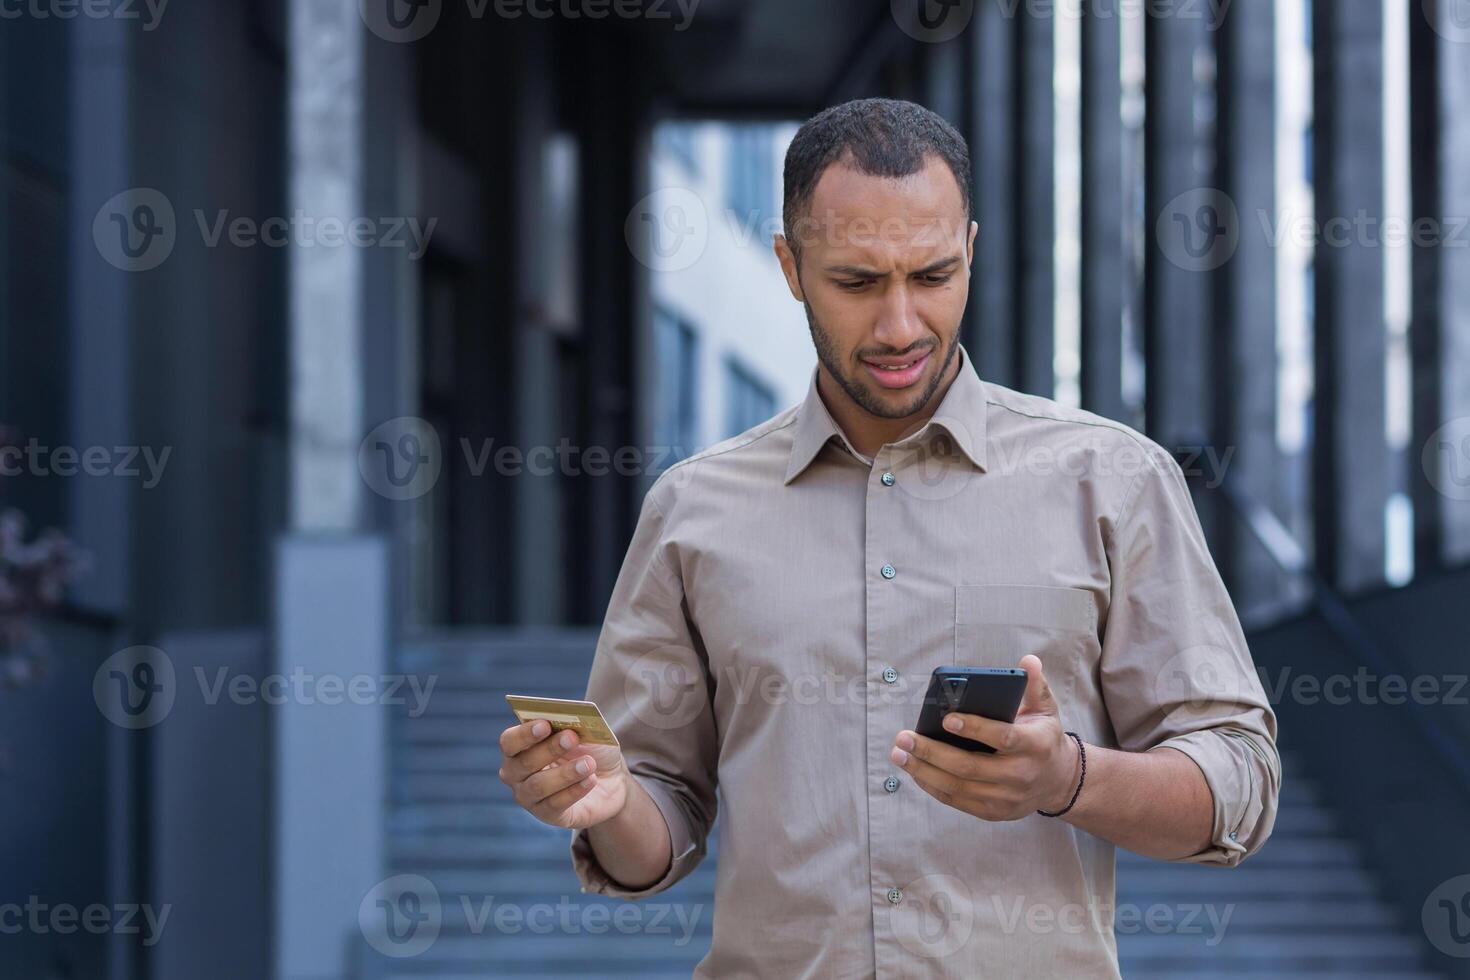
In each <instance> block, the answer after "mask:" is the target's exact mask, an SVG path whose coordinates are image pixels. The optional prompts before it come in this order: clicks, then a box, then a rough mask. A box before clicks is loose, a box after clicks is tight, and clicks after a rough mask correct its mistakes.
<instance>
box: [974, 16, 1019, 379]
mask: <svg viewBox="0 0 1470 980" xmlns="http://www.w3.org/2000/svg"><path fill="white" fill-rule="evenodd" d="M961 39H962V40H964V41H965V43H967V44H969V45H970V52H969V55H970V58H971V59H972V62H973V76H972V77H973V81H972V85H973V91H974V97H973V99H972V100H971V106H972V108H971V116H970V120H969V127H968V129H969V133H968V136H969V139H970V167H971V172H972V174H973V177H974V180H973V186H974V191H973V198H974V203H975V217H976V220H977V221H978V222H979V223H980V232H979V234H978V235H977V236H976V238H975V260H974V271H973V273H972V276H971V284H972V287H971V288H972V290H973V291H972V293H971V295H970V324H969V327H970V330H969V331H968V332H967V344H966V348H967V349H968V350H969V351H970V352H971V354H972V355H973V356H974V358H975V369H976V371H978V372H979V374H980V376H981V377H982V378H985V379H986V380H987V381H994V382H995V383H996V384H1001V385H1005V386H1007V387H1015V385H1016V384H1017V379H1016V370H1015V369H1016V347H1015V338H1016V326H1017V319H1016V297H1017V290H1016V259H1017V257H1016V242H1017V226H1018V223H1021V222H1022V221H1023V218H1022V216H1021V215H1019V214H1018V207H1019V202H1018V201H1017V200H1016V193H1015V191H1016V179H1017V168H1018V167H1023V166H1024V165H1025V164H1024V162H1023V161H1022V160H1020V159H1019V158H1020V156H1021V155H1022V154H1021V153H1019V152H1018V146H1017V139H1016V136H1017V134H1016V123H1017V120H1016V75H1015V71H1016V48H1015V39H1016V30H1015V21H1014V19H1013V18H1012V17H1010V16H1007V14H1006V12H1005V11H1004V10H1003V9H1002V8H1001V6H1000V5H999V4H989V3H986V4H981V5H980V6H979V7H978V8H977V9H976V11H975V18H974V20H973V21H972V22H971V24H970V27H969V30H967V31H966V32H965V33H964V34H962V35H961Z"/></svg>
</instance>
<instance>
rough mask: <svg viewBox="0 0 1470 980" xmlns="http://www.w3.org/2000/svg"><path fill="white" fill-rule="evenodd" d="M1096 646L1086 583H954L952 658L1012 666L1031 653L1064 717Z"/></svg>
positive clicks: (1086, 679)
mask: <svg viewBox="0 0 1470 980" xmlns="http://www.w3.org/2000/svg"><path fill="white" fill-rule="evenodd" d="M1099 649H1100V648H1099V646H1098V642H1097V606H1096V605H1095V604H1094V602H1093V599H1092V593H1090V592H1088V591H1087V590H1086V589H1072V588H1063V587H1059V586H1046V585H957V586H955V590H954V662H955V663H956V664H957V665H961V666H973V667H1014V666H1016V665H1017V664H1018V663H1019V662H1020V660H1021V658H1022V657H1024V656H1026V655H1027V654H1028V653H1030V654H1035V655H1036V656H1037V657H1039V658H1040V659H1041V667H1042V670H1043V672H1044V673H1045V674H1046V681H1047V684H1048V685H1050V687H1051V689H1052V693H1053V694H1054V695H1056V697H1057V700H1058V701H1059V702H1060V704H1061V705H1062V709H1063V715H1064V719H1065V714H1066V709H1067V706H1068V705H1070V704H1073V703H1075V701H1076V699H1077V697H1078V695H1079V693H1081V692H1086V691H1089V690H1090V689H1091V686H1092V676H1093V673H1094V669H1095V667H1096V664H1097V658H1098V653H1099ZM1079 685H1084V686H1082V687H1080V688H1079Z"/></svg>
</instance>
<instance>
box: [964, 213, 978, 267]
mask: <svg viewBox="0 0 1470 980" xmlns="http://www.w3.org/2000/svg"><path fill="white" fill-rule="evenodd" d="M979 230H980V223H979V222H978V221H972V222H970V240H969V241H967V242H965V265H967V266H973V265H974V264H975V234H976V233H977V232H978V231H979Z"/></svg>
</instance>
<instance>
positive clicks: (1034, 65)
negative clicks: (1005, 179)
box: [982, 7, 1057, 398]
mask: <svg viewBox="0 0 1470 980" xmlns="http://www.w3.org/2000/svg"><path fill="white" fill-rule="evenodd" d="M1055 28H1056V19H1055V16H1046V15H1043V14H1039V13H1038V14H1035V15H1033V14H1032V13H1029V12H1027V11H1026V8H1025V7H1022V12H1021V14H1020V15H1019V16H1018V17H1017V19H1016V38H1015V45H1016V65H1015V80H1016V93H1015V96H1016V102H1015V104H1016V138H1017V145H1018V147H1019V154H1018V156H1019V158H1020V160H1021V162H1022V166H1021V168H1020V171H1019V172H1018V173H1017V174H1016V183H1015V187H1016V195H1015V198H1016V208H1017V211H1018V213H1019V215H1020V227H1019V228H1018V229H1017V231H1018V234H1017V238H1016V242H1017V244H1016V269H1015V274H1016V309H1015V311H1014V316H1015V320H1016V348H1017V350H1016V373H1015V381H1016V384H1017V385H1018V386H1019V387H1020V388H1021V390H1023V391H1026V392H1029V393H1031V394H1033V395H1042V396H1045V397H1048V398H1049V397H1051V395H1052V394H1053V391H1054V389H1055V387H1056V368H1055V366H1054V364H1053V360H1054V358H1055V356H1056V339H1055V331H1056V234H1057V222H1056V186H1055V181H1056V82H1055V78H1054V73H1055V71H1056V41H1055V38H1056V31H1055ZM982 231H983V229H982Z"/></svg>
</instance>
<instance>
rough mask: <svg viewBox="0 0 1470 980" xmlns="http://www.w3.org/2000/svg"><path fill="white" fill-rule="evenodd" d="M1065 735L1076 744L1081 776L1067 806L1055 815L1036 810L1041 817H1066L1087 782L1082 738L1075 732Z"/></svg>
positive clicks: (1084, 748)
mask: <svg viewBox="0 0 1470 980" xmlns="http://www.w3.org/2000/svg"><path fill="white" fill-rule="evenodd" d="M1066 734H1068V735H1070V736H1072V739H1073V741H1075V742H1076V743H1077V755H1078V758H1080V759H1081V760H1082V774H1081V775H1080V776H1078V777H1077V788H1076V789H1075V790H1073V791H1072V799H1071V800H1070V801H1068V803H1067V805H1066V806H1064V807H1062V808H1061V809H1060V810H1058V811H1057V812H1056V813H1047V812H1046V811H1045V810H1037V811H1036V812H1037V813H1039V814H1041V815H1042V816H1043V817H1060V816H1064V815H1066V813H1067V812H1068V811H1070V810H1071V809H1072V807H1074V806H1076V805H1077V797H1078V796H1080V795H1082V784H1083V783H1085V782H1087V746H1085V745H1083V744H1082V736H1081V735H1078V734H1077V733H1076V732H1067V733H1066Z"/></svg>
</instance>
